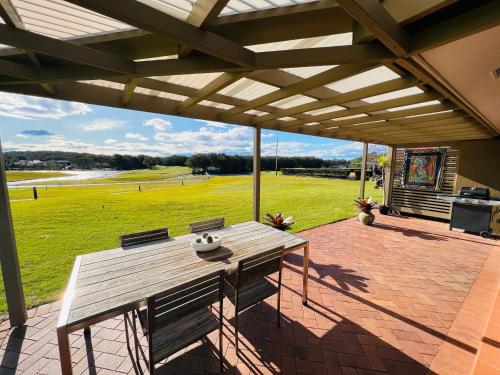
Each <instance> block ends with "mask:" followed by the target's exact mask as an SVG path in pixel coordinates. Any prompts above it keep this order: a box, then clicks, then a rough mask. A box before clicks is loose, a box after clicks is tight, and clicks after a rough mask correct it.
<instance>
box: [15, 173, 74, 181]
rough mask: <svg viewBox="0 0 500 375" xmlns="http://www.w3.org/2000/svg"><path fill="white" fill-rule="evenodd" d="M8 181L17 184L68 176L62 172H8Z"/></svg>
mask: <svg viewBox="0 0 500 375" xmlns="http://www.w3.org/2000/svg"><path fill="white" fill-rule="evenodd" d="M6 174H7V181H9V182H16V181H21V180H36V179H40V178H52V177H63V176H67V175H68V173H62V172H32V171H7V172H6Z"/></svg>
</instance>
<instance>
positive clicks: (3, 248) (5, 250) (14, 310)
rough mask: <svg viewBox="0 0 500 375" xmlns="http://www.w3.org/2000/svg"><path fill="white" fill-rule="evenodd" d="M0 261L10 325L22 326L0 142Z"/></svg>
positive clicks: (21, 296)
mask: <svg viewBox="0 0 500 375" xmlns="http://www.w3.org/2000/svg"><path fill="white" fill-rule="evenodd" d="M0 262H1V264H2V276H3V284H4V289H5V297H6V299H7V308H8V311H9V320H10V325H11V326H12V327H13V326H21V325H23V324H24V323H25V322H26V319H27V315H26V305H25V303H24V293H23V286H22V283H21V273H20V271H19V260H18V258H17V248H16V240H15V237H14V228H13V225H12V214H11V211H10V202H9V191H8V189H7V177H6V175H5V164H4V160H3V153H2V145H1V143H0Z"/></svg>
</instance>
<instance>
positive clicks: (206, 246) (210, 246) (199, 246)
mask: <svg viewBox="0 0 500 375" xmlns="http://www.w3.org/2000/svg"><path fill="white" fill-rule="evenodd" d="M198 238H201V243H197V242H196V240H197V239H198ZM212 238H213V239H214V242H212V243H207V242H206V239H205V238H202V237H197V238H193V240H192V241H191V246H192V247H193V249H195V250H196V251H198V252H200V253H202V252H205V251H212V250H215V249H217V248H218V247H219V246H220V245H221V244H222V237H220V236H212Z"/></svg>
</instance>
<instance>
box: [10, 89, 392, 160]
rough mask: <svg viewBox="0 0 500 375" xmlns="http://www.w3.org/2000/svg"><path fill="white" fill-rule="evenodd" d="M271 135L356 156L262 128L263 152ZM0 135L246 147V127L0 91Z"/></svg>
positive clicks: (81, 146) (14, 140)
mask: <svg viewBox="0 0 500 375" xmlns="http://www.w3.org/2000/svg"><path fill="white" fill-rule="evenodd" d="M277 135H278V137H279V154H280V155H282V156H305V155H307V156H317V157H321V158H326V159H331V158H348V159H350V158H354V157H357V156H359V155H360V154H361V148H362V145H361V144H360V143H357V142H348V141H341V140H330V139H326V138H319V137H311V136H304V135H300V134H291V133H285V132H275V131H267V130H264V131H263V132H262V153H263V154H264V155H274V152H275V147H276V136H277ZM0 137H1V140H2V146H3V150H4V151H13V150H19V151H29V150H51V151H75V152H90V153H96V154H115V153H121V154H131V155H137V154H146V155H154V156H168V155H172V154H184V155H190V154H193V153H198V152H221V153H228V154H241V155H250V154H251V151H252V129H251V128H248V127H243V126H234V125H229V124H221V123H215V122H210V121H202V120H193V119H188V118H183V117H177V116H167V115H158V114H154V113H145V112H138V111H131V110H126V109H116V108H107V107H100V106H94V105H87V104H82V103H73V102H64V101H58V100H53V99H45V98H36V97H30V96H22V95H15V94H8V93H0ZM371 149H373V150H375V149H377V150H379V151H383V147H381V146H372V147H371Z"/></svg>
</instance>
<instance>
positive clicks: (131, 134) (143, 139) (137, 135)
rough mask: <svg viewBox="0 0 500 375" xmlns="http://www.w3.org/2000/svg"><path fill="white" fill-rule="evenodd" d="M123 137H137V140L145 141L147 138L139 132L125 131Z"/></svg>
mask: <svg viewBox="0 0 500 375" xmlns="http://www.w3.org/2000/svg"><path fill="white" fill-rule="evenodd" d="M125 138H127V139H137V140H138V141H147V140H148V137H145V136H143V135H142V134H140V133H127V134H125Z"/></svg>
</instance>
